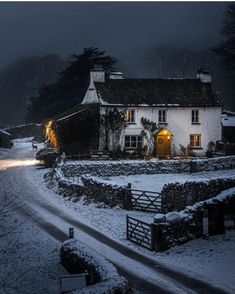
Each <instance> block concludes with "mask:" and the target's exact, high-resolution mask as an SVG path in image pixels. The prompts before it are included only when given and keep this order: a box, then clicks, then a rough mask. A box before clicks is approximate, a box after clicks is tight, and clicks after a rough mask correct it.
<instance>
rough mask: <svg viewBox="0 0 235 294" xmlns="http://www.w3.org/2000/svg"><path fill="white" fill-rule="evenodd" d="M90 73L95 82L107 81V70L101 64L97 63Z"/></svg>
mask: <svg viewBox="0 0 235 294" xmlns="http://www.w3.org/2000/svg"><path fill="white" fill-rule="evenodd" d="M90 75H91V80H92V81H93V82H99V83H104V82H105V72H104V69H103V66H102V65H101V64H95V65H94V68H93V69H92V70H91V73H90Z"/></svg>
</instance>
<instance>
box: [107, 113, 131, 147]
mask: <svg viewBox="0 0 235 294" xmlns="http://www.w3.org/2000/svg"><path fill="white" fill-rule="evenodd" d="M103 122H104V123H106V131H107V140H108V142H107V143H108V144H107V145H108V146H107V147H108V149H109V150H112V151H117V150H118V149H120V139H121V135H122V134H123V130H124V129H125V127H126V112H125V110H120V111H119V110H118V109H117V108H114V109H108V110H107V113H106V115H105V116H104V117H103Z"/></svg>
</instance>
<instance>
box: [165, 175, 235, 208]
mask: <svg viewBox="0 0 235 294" xmlns="http://www.w3.org/2000/svg"><path fill="white" fill-rule="evenodd" d="M234 186H235V177H232V178H226V179H224V178H221V179H212V180H208V181H201V182H199V181H197V182H186V183H183V184H180V183H170V184H166V185H164V187H163V189H162V191H161V197H162V198H161V199H162V212H170V211H180V210H182V209H184V208H185V207H186V206H187V205H193V204H194V203H196V202H198V201H203V200H206V199H209V198H212V197H214V196H216V195H218V194H219V193H220V192H221V191H223V190H226V189H229V188H232V187H234Z"/></svg>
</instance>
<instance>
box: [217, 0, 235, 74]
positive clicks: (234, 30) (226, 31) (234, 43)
mask: <svg viewBox="0 0 235 294" xmlns="http://www.w3.org/2000/svg"><path fill="white" fill-rule="evenodd" d="M222 35H223V37H224V40H223V41H222V42H221V43H220V44H219V45H218V46H217V47H215V48H214V51H215V52H216V53H218V54H219V55H221V56H222V57H223V61H224V62H225V65H226V66H227V68H229V69H230V70H232V71H233V72H234V71H235V4H230V5H229V6H228V9H227V11H226V13H225V16H224V21H223V29H222Z"/></svg>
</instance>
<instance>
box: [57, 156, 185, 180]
mask: <svg viewBox="0 0 235 294" xmlns="http://www.w3.org/2000/svg"><path fill="white" fill-rule="evenodd" d="M61 171H62V172H63V174H64V176H65V177H72V176H78V177H79V176H82V175H92V176H120V175H137V174H159V173H175V172H180V161H179V160H168V161H136V162H134V161H120V162H118V161H115V162H112V161H110V162H94V163H93V162H92V161H89V162H82V161H78V162H77V163H76V165H75V164H69V161H68V162H67V163H66V164H64V165H62V166H61Z"/></svg>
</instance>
